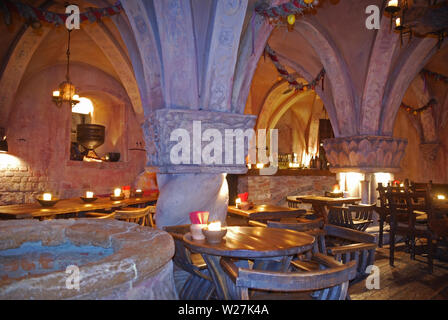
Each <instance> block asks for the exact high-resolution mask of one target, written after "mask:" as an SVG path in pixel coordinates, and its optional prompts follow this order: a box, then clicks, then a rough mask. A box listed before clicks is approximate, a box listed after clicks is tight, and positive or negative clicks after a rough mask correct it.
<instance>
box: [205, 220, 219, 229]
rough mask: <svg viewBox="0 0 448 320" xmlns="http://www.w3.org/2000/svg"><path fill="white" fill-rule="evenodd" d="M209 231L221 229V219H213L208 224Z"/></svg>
mask: <svg viewBox="0 0 448 320" xmlns="http://www.w3.org/2000/svg"><path fill="white" fill-rule="evenodd" d="M208 230H209V231H221V221H213V222H210V224H209V225H208Z"/></svg>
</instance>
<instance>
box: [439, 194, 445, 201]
mask: <svg viewBox="0 0 448 320" xmlns="http://www.w3.org/2000/svg"><path fill="white" fill-rule="evenodd" d="M437 199H439V200H445V199H446V197H445V196H444V195H443V194H438V195H437Z"/></svg>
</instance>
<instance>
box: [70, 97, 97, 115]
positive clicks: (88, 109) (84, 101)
mask: <svg viewBox="0 0 448 320" xmlns="http://www.w3.org/2000/svg"><path fill="white" fill-rule="evenodd" d="M76 96H77V95H74V96H73V99H75V97H76ZM75 100H79V103H77V104H76V105H74V106H73V107H72V112H73V113H80V114H93V103H92V101H91V100H90V99H89V98H84V97H81V98H79V99H75Z"/></svg>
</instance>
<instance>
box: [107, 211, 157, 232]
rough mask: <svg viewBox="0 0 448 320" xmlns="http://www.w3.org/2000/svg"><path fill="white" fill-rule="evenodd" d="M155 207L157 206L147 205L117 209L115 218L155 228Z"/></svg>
mask: <svg viewBox="0 0 448 320" xmlns="http://www.w3.org/2000/svg"><path fill="white" fill-rule="evenodd" d="M154 209H155V206H147V207H145V208H132V209H131V208H126V210H116V211H115V213H116V216H115V219H118V220H122V221H127V222H133V223H137V224H139V225H141V226H148V227H152V228H155V223H154V221H153V219H152V213H153V212H154Z"/></svg>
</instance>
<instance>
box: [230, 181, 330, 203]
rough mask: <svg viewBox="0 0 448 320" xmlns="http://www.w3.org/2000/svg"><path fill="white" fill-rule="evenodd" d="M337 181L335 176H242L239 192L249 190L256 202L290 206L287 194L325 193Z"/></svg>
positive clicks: (239, 182)
mask: <svg viewBox="0 0 448 320" xmlns="http://www.w3.org/2000/svg"><path fill="white" fill-rule="evenodd" d="M336 183H337V181H336V177H335V176H241V177H239V178H238V193H243V192H249V200H251V201H253V202H254V203H255V204H272V205H279V206H288V204H287V202H286V197H287V196H294V195H308V194H314V195H324V193H325V191H330V190H332V189H333V186H334V185H335V184H336Z"/></svg>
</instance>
